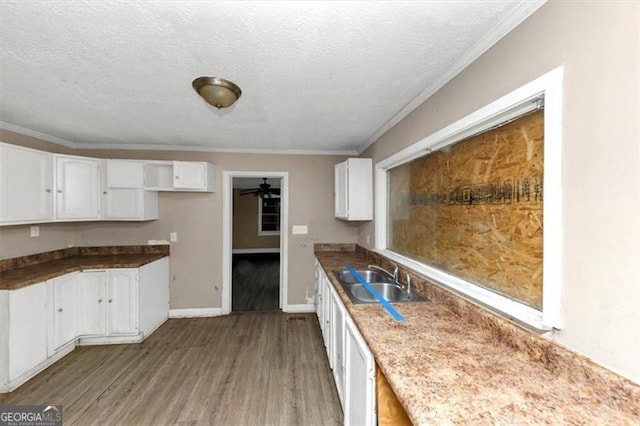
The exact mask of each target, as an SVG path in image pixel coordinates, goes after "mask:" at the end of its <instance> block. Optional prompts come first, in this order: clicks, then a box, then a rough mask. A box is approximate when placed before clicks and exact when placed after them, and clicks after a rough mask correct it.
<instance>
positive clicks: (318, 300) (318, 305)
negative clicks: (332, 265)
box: [314, 259, 322, 327]
mask: <svg viewBox="0 0 640 426" xmlns="http://www.w3.org/2000/svg"><path fill="white" fill-rule="evenodd" d="M320 273H321V267H320V264H319V263H318V259H316V262H315V274H314V278H315V281H314V285H315V300H314V305H315V311H316V316H317V317H318V322H319V323H320V327H322V286H321V285H320Z"/></svg>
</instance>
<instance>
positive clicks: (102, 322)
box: [78, 271, 107, 336]
mask: <svg viewBox="0 0 640 426" xmlns="http://www.w3.org/2000/svg"><path fill="white" fill-rule="evenodd" d="M79 280H80V285H79V286H78V287H79V288H78V290H79V292H80V320H79V321H80V330H79V333H78V334H79V335H80V336H83V335H85V336H86V335H88V336H91V335H94V336H100V335H103V334H105V333H106V331H107V327H106V324H107V320H106V309H105V306H106V272H105V271H89V272H82V273H81V274H80V277H79Z"/></svg>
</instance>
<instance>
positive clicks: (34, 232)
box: [31, 225, 40, 237]
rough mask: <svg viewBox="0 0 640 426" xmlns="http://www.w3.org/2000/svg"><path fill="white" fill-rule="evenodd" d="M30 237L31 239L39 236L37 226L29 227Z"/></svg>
mask: <svg viewBox="0 0 640 426" xmlns="http://www.w3.org/2000/svg"><path fill="white" fill-rule="evenodd" d="M31 236H32V237H39V236H40V227H39V226H38V225H34V226H32V227H31Z"/></svg>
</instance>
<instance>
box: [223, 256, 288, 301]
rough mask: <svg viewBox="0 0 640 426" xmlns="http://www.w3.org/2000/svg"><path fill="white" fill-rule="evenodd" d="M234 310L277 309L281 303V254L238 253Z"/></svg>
mask: <svg viewBox="0 0 640 426" xmlns="http://www.w3.org/2000/svg"><path fill="white" fill-rule="evenodd" d="M232 283H233V284H232V295H231V299H232V311H233V312H246V311H275V310H278V305H279V303H278V302H279V288H280V254H279V253H264V254H234V255H233V265H232Z"/></svg>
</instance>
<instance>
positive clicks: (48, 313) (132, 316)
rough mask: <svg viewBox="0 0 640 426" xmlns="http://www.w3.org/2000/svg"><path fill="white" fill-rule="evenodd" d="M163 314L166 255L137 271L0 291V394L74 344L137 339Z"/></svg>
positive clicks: (166, 297) (79, 275)
mask: <svg viewBox="0 0 640 426" xmlns="http://www.w3.org/2000/svg"><path fill="white" fill-rule="evenodd" d="M109 301H110V303H109ZM168 315H169V258H168V257H164V258H162V259H159V260H156V261H154V262H151V263H149V264H146V265H144V266H141V267H140V268H138V269H107V270H96V271H84V272H73V273H70V274H66V275H62V276H60V277H57V278H54V279H51V280H49V281H47V282H43V283H39V284H32V285H29V286H27V287H24V288H22V289H18V290H1V291H0V392H8V391H11V390H13V389H15V388H16V387H18V386H19V385H20V384H22V383H24V382H25V381H27V380H28V379H29V378H31V377H33V376H34V375H35V374H37V373H38V372H40V371H42V370H44V369H45V368H47V367H48V366H49V365H51V364H53V363H54V362H55V361H57V360H58V359H60V358H62V357H63V356H64V355H66V354H67V353H69V352H70V351H72V350H73V349H74V348H75V346H76V345H77V344H81V345H87V344H109V343H136V342H141V341H142V340H144V338H145V337H147V336H148V335H149V334H151V333H152V332H153V331H154V330H155V329H156V328H158V327H159V326H160V325H162V323H164V321H165V320H166V319H167V317H168Z"/></svg>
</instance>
